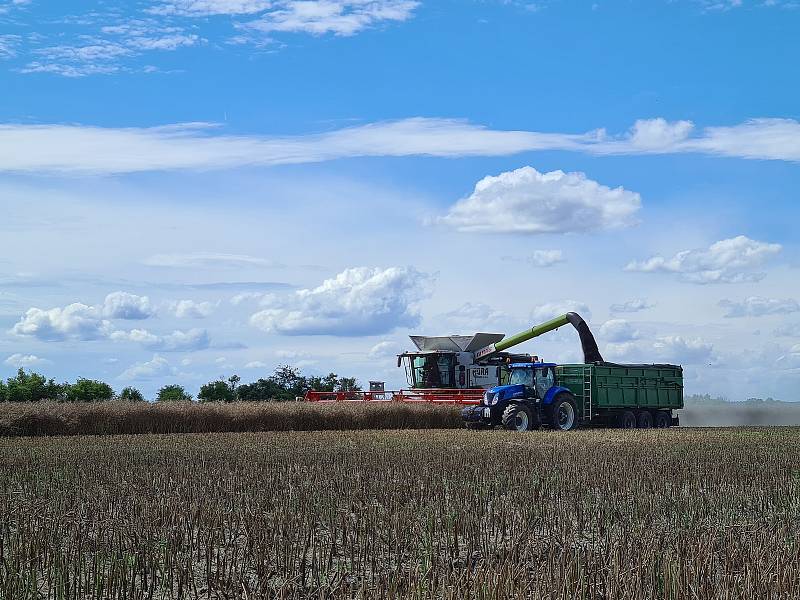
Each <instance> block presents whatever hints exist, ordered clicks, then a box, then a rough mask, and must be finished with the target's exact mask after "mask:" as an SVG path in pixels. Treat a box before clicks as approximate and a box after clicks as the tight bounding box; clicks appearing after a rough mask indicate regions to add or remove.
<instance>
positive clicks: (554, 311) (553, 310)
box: [531, 300, 592, 325]
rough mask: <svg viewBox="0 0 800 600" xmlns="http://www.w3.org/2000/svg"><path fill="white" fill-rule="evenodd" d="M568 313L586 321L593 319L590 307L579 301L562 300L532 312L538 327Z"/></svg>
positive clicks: (539, 307)
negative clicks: (576, 314)
mask: <svg viewBox="0 0 800 600" xmlns="http://www.w3.org/2000/svg"><path fill="white" fill-rule="evenodd" d="M568 312H575V313H578V314H579V315H580V316H581V317H583V318H584V319H585V320H586V321H588V320H590V319H591V317H592V312H591V311H590V310H589V306H588V305H587V304H586V303H584V302H579V301H578V300H560V301H557V302H548V303H546V304H540V305H538V306H536V307H535V308H534V309H533V311H532V312H531V318H532V319H533V321H534V323H535V324H536V325H538V324H539V323H544V322H545V321H549V320H550V319H553V318H555V317H559V316H561V315H563V314H566V313H568Z"/></svg>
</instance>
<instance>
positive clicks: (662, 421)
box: [653, 410, 672, 429]
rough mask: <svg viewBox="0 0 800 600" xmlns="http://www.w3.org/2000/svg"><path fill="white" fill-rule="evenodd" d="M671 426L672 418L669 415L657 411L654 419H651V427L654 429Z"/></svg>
mask: <svg viewBox="0 0 800 600" xmlns="http://www.w3.org/2000/svg"><path fill="white" fill-rule="evenodd" d="M670 425H672V417H671V416H670V415H669V413H667V412H665V411H663V410H659V411H656V418H655V419H653V427H655V428H656V429H664V428H666V427H669V426H670Z"/></svg>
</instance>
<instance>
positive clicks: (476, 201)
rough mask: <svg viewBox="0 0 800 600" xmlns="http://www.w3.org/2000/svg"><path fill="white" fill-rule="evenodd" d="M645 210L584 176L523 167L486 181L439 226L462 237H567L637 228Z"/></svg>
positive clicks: (633, 198) (635, 197) (634, 198)
mask: <svg viewBox="0 0 800 600" xmlns="http://www.w3.org/2000/svg"><path fill="white" fill-rule="evenodd" d="M640 207H641V198H640V197H639V194H637V193H635V192H629V191H627V190H625V189H623V188H621V187H618V188H615V189H611V188H608V187H606V186H604V185H601V184H599V183H597V182H596V181H592V180H591V179H588V178H587V177H586V175H584V174H583V173H564V172H563V171H551V172H549V173H540V172H539V171H537V170H536V169H534V168H533V167H522V168H521V169H516V170H515V171H507V172H505V173H501V174H500V175H498V176H496V177H493V176H488V177H484V178H483V179H481V180H480V181H479V182H478V183H477V184H476V185H475V190H474V191H473V192H472V194H471V195H470V196H469V197H467V198H464V199H462V200H459V201H458V202H457V203H456V204H455V205H453V206H452V207H451V208H450V210H449V211H448V212H447V214H446V215H445V216H444V217H440V218H439V219H438V220H437V221H438V222H439V223H442V224H444V225H448V226H450V227H454V228H456V229H458V230H459V231H477V232H501V233H563V232H570V231H592V230H598V229H599V230H602V229H617V228H620V227H626V226H629V225H632V224H634V222H635V220H634V215H635V214H636V212H637V211H638V210H639V208H640Z"/></svg>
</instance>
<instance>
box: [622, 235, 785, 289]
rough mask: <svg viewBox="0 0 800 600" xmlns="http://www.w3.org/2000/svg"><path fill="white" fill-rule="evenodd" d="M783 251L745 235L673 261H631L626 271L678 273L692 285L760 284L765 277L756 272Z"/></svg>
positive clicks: (687, 252) (681, 254)
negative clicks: (748, 282)
mask: <svg viewBox="0 0 800 600" xmlns="http://www.w3.org/2000/svg"><path fill="white" fill-rule="evenodd" d="M780 251H781V245H780V244H770V243H766V242H758V241H756V240H751V239H750V238H748V237H745V236H743V235H740V236H737V237H735V238H730V239H726V240H720V241H719V242H715V243H713V244H711V246H709V247H708V248H699V249H694V250H683V251H681V252H678V253H677V254H675V255H674V256H672V257H671V258H664V257H663V256H653V257H651V258H648V259H647V260H644V261H632V262H630V263H629V264H628V265H627V266H626V267H625V270H626V271H639V272H643V273H657V272H662V273H677V274H679V275H680V277H681V279H683V280H685V281H689V282H692V283H700V284H705V283H740V282H746V281H760V280H761V279H763V278H764V276H765V273H763V272H758V271H755V269H756V268H757V267H760V266H761V265H763V264H764V263H765V262H767V261H768V260H769V259H770V258H772V257H774V256H775V255H776V254H778V253H779V252H780Z"/></svg>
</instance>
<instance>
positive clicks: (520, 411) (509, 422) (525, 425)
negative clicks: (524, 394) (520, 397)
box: [503, 404, 533, 431]
mask: <svg viewBox="0 0 800 600" xmlns="http://www.w3.org/2000/svg"><path fill="white" fill-rule="evenodd" d="M503 427H505V428H506V429H510V430H511V431H530V430H531V429H532V428H533V412H532V411H531V409H530V408H528V407H527V406H524V405H522V404H509V405H508V406H507V407H506V409H505V410H504V411H503Z"/></svg>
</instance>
